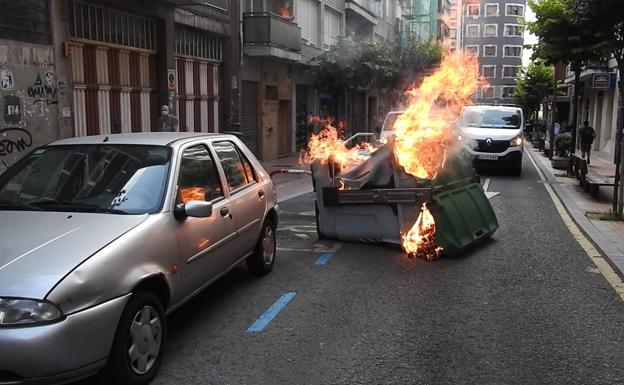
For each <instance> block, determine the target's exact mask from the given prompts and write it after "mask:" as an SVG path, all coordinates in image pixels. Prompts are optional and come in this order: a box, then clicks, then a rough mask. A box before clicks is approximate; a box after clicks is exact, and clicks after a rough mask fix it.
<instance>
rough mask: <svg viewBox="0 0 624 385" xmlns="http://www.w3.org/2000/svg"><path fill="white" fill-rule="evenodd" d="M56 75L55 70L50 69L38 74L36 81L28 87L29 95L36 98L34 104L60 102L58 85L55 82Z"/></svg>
mask: <svg viewBox="0 0 624 385" xmlns="http://www.w3.org/2000/svg"><path fill="white" fill-rule="evenodd" d="M55 79H56V76H55V75H54V71H48V72H46V73H45V74H44V75H43V78H42V76H41V74H38V75H37V79H36V80H35V83H34V84H33V85H32V86H30V87H28V96H30V97H31V98H33V99H35V100H34V101H33V103H34V104H37V103H43V104H45V105H48V106H49V105H50V104H58V87H57V85H56V84H55Z"/></svg>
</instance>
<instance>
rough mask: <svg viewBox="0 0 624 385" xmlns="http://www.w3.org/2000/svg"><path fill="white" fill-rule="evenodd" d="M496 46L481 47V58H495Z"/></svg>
mask: <svg viewBox="0 0 624 385" xmlns="http://www.w3.org/2000/svg"><path fill="white" fill-rule="evenodd" d="M496 48H497V47H496V46H495V45H484V46H483V56H488V57H494V56H496Z"/></svg>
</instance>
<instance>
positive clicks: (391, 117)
mask: <svg viewBox="0 0 624 385" xmlns="http://www.w3.org/2000/svg"><path fill="white" fill-rule="evenodd" d="M399 115H401V113H400V112H396V113H389V114H388V116H387V117H386V121H385V122H384V124H383V127H382V128H381V132H384V131H394V122H396V120H397V118H398V117H399Z"/></svg>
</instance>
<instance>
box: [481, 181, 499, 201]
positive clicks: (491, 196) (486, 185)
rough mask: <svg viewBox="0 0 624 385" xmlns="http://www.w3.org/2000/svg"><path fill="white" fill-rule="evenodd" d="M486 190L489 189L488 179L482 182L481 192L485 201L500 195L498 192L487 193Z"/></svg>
mask: <svg viewBox="0 0 624 385" xmlns="http://www.w3.org/2000/svg"><path fill="white" fill-rule="evenodd" d="M488 188H490V178H485V182H483V192H484V193H485V196H486V197H487V199H492V198H494V197H495V196H497V195H498V194H500V193H499V192H495V191H488Z"/></svg>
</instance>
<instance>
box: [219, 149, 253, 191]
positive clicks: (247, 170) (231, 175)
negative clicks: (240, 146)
mask: <svg viewBox="0 0 624 385" xmlns="http://www.w3.org/2000/svg"><path fill="white" fill-rule="evenodd" d="M213 148H214V149H215V152H216V153H217V158H219V162H221V166H222V167H223V171H224V172H225V178H226V179H227V182H228V185H229V187H230V190H236V189H238V188H240V187H242V186H245V185H247V184H249V183H253V182H254V181H255V180H256V179H255V175H254V172H253V168H252V166H251V164H250V163H249V161H248V160H247V159H245V157H241V155H240V153H239V152H238V150H237V149H236V147H235V146H234V143H232V142H215V143H214V144H213Z"/></svg>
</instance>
